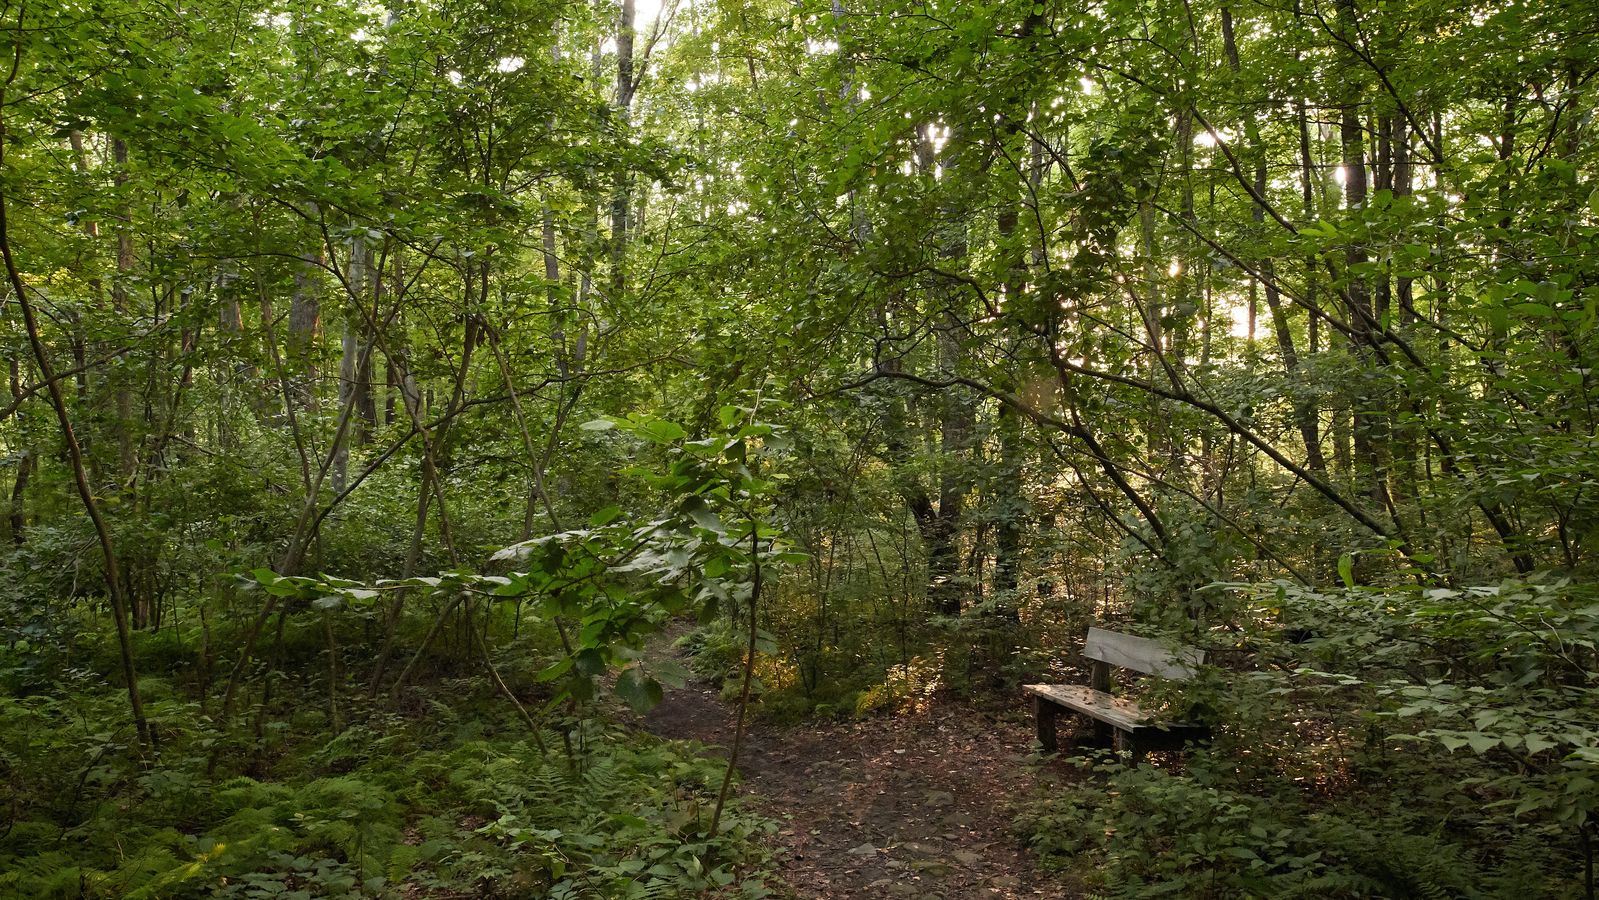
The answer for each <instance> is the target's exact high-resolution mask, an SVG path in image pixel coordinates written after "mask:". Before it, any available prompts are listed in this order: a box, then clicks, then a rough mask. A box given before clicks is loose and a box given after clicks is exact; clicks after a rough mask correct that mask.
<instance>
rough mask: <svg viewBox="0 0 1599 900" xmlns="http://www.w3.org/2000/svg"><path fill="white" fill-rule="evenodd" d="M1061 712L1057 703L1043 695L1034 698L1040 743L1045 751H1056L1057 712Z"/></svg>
mask: <svg viewBox="0 0 1599 900" xmlns="http://www.w3.org/2000/svg"><path fill="white" fill-rule="evenodd" d="M1057 712H1059V710H1057V709H1056V708H1055V704H1053V703H1050V702H1048V701H1047V700H1045V699H1044V698H1042V697H1034V698H1033V714H1034V715H1035V716H1036V717H1037V719H1038V744H1039V746H1041V747H1043V748H1044V752H1045V753H1054V752H1055V750H1056V749H1057V746H1058V745H1057V742H1056V738H1055V714H1056V713H1057Z"/></svg>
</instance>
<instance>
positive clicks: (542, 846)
mask: <svg viewBox="0 0 1599 900" xmlns="http://www.w3.org/2000/svg"><path fill="white" fill-rule="evenodd" d="M50 712H51V710H50V709H49V708H48V706H47V705H44V704H39V703H37V702H36V703H34V704H33V705H32V708H31V709H30V708H28V707H24V706H22V705H21V704H19V703H17V702H13V701H10V700H6V701H3V702H0V714H3V716H4V724H5V725H7V726H8V727H7V728H6V730H5V736H6V737H5V739H4V740H3V745H0V746H3V756H0V759H4V760H5V764H6V766H7V771H8V773H9V774H11V775H17V774H20V773H32V774H33V775H34V776H35V777H44V776H46V773H50V772H54V773H56V775H57V777H59V779H60V781H59V782H58V781H56V780H54V779H53V778H47V780H44V781H42V782H35V783H31V784H29V783H22V782H18V781H14V780H13V781H10V784H11V785H12V787H11V788H10V789H9V796H8V797H7V802H8V804H9V805H10V808H11V809H12V810H14V811H15V812H14V813H13V815H12V818H11V820H10V821H9V827H8V828H7V829H6V833H5V837H4V840H3V841H0V872H3V873H4V874H3V875H0V896H8V897H9V896H15V897H41V898H43V897H57V896H59V897H69V896H70V897H80V896H81V897H106V898H110V897H129V898H133V897H152V898H154V897H161V898H179V897H201V896H204V897H243V898H260V897H317V898H323V897H328V898H332V897H358V896H359V897H382V896H399V895H401V894H402V893H403V892H404V891H405V890H407V889H408V886H410V887H411V888H415V887H422V888H427V889H438V890H456V891H459V890H469V891H474V892H477V891H481V892H484V893H485V894H486V895H494V896H500V895H517V894H519V893H521V894H525V893H528V892H536V893H538V895H540V896H552V897H556V896H561V897H605V898H611V897H690V896H699V895H700V894H701V893H702V892H703V891H705V890H707V889H710V888H712V887H725V886H727V885H730V884H735V883H737V882H739V881H742V880H744V879H747V878H748V877H749V876H750V875H751V873H752V872H753V871H754V868H755V867H757V866H758V865H759V864H760V863H761V856H760V854H759V852H758V851H757V850H756V848H755V843H754V842H755V840H756V838H758V837H759V835H760V834H762V833H764V832H765V830H767V829H768V828H769V826H768V825H766V824H765V823H764V822H762V821H761V820H758V819H755V818H753V817H750V816H746V815H744V814H742V813H739V812H737V811H736V810H735V811H733V812H732V813H731V814H724V817H723V823H724V828H723V830H722V831H721V833H719V834H718V835H717V836H715V837H707V836H706V835H705V826H706V823H707V822H708V819H709V808H710V804H711V801H712V800H714V789H715V785H716V779H717V778H718V777H719V775H720V773H721V770H720V767H719V766H718V765H717V764H716V763H714V762H712V761H709V760H705V759H703V758H699V757H696V756H693V755H690V754H688V753H685V752H684V750H687V749H691V748H676V747H672V746H667V745H663V744H659V743H656V742H653V741H650V740H647V739H641V738H629V737H626V736H624V735H622V734H621V733H618V732H609V733H605V732H600V731H597V730H596V731H592V732H591V733H589V734H588V735H587V737H586V740H585V745H586V747H587V748H588V749H587V752H586V753H585V754H584V755H583V756H582V757H581V758H579V759H577V760H575V761H569V760H567V759H566V758H565V757H564V756H563V755H561V754H560V753H559V752H558V751H557V752H555V753H549V752H546V751H540V750H539V749H537V747H536V746H535V745H534V744H532V743H531V742H529V741H527V740H525V739H523V738H520V737H516V736H514V735H513V734H510V733H506V732H503V731H500V729H499V728H498V727H497V726H496V728H495V731H497V732H500V733H497V734H495V735H494V736H492V737H486V738H466V739H444V740H440V739H439V738H437V737H431V738H430V737H429V735H437V734H438V733H439V732H440V730H441V729H446V730H447V728H448V726H449V725H450V724H451V723H448V722H440V721H435V722H433V723H431V724H424V723H407V722H404V721H395V722H392V723H389V724H387V725H384V724H377V723H374V725H375V727H373V726H357V727H352V728H351V729H348V730H346V731H344V732H342V733H339V734H335V735H332V736H330V737H327V738H321V739H311V740H308V741H306V742H304V743H302V744H301V745H300V747H299V750H298V753H299V755H300V756H301V759H300V760H298V761H297V767H301V768H303V771H304V773H305V774H304V775H302V776H299V777H297V778H293V779H289V780H285V781H275V782H262V781H258V780H256V779H253V778H248V777H233V778H225V779H212V778H210V777H209V776H207V775H206V774H205V764H204V759H203V757H200V758H195V757H174V756H173V755H172V752H171V751H169V755H168V758H167V759H166V760H165V761H164V764H163V765H162V767H160V768H158V769H154V770H151V771H149V772H146V773H144V774H139V773H138V771H137V770H136V769H131V768H129V767H127V766H126V765H125V764H124V763H122V762H120V761H119V759H118V757H117V755H115V754H110V755H108V754H107V753H106V750H107V749H108V748H105V747H99V748H94V747H93V746H90V747H87V748H85V747H83V746H82V745H81V741H83V740H90V741H92V740H94V736H84V737H82V738H78V739H77V741H78V743H76V744H75V743H74V741H73V738H72V737H71V734H72V732H73V730H74V729H73V726H72V724H71V723H70V722H65V721H53V720H52V719H51V718H49V715H48V714H49V713H50ZM454 724H455V725H463V724H465V723H464V722H456V723H454ZM12 726H25V727H12ZM513 730H514V729H513ZM186 737H188V738H189V740H191V741H194V743H189V744H187V745H186V746H187V748H188V749H189V751H190V752H193V751H197V750H200V749H202V748H203V746H204V742H203V740H197V739H199V738H201V736H200V735H193V736H186ZM100 739H101V740H104V737H103V736H102V737H101V738H100ZM55 747H59V749H58V750H54V749H52V748H55ZM110 749H115V748H110ZM52 752H54V753H55V754H56V756H55V757H54V759H53V760H52V759H51V758H50V757H48V756H46V754H47V753H52ZM67 754H76V755H77V758H80V759H82V758H87V760H88V762H87V763H86V765H87V768H86V769H85V768H84V766H85V763H81V762H80V763H69V762H68V760H67ZM85 754H87V756H86V757H85ZM50 765H56V766H58V767H59V768H55V769H50V768H47V766H50ZM282 765H283V766H284V767H285V768H289V767H290V766H289V763H288V761H285V762H284V763H283V764H282ZM334 770H340V774H332V772H333V771H334ZM108 791H115V792H116V793H117V794H118V795H120V799H119V800H118V801H117V808H116V810H115V811H114V812H113V811H111V810H107V809H102V808H99V807H100V805H101V803H100V801H98V800H96V799H95V798H96V797H98V796H100V795H103V794H105V793H106V792H108ZM74 795H76V796H75V799H74V800H73V801H72V802H70V803H69V802H65V801H64V799H63V798H66V797H73V796H74ZM52 798H54V799H52ZM64 838H70V843H69V844H66V845H64V844H63V843H62V841H63V839H64ZM746 893H747V894H748V895H749V896H757V895H758V889H757V886H756V885H755V884H754V883H752V884H751V885H750V886H749V888H748V891H747V892H746Z"/></svg>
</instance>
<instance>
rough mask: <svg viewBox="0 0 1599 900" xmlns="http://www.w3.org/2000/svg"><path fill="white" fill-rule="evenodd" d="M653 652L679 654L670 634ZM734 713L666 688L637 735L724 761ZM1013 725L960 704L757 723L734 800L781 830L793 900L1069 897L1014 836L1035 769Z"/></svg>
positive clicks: (778, 846)
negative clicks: (1017, 810)
mask: <svg viewBox="0 0 1599 900" xmlns="http://www.w3.org/2000/svg"><path fill="white" fill-rule="evenodd" d="M651 652H652V654H663V655H664V654H670V653H675V652H676V651H675V650H674V648H673V643H672V640H671V638H670V637H666V638H664V639H663V640H661V641H660V642H658V643H657V644H656V645H655V646H654V647H652V650H651ZM736 716H737V710H736V708H735V707H734V706H732V705H730V704H727V703H723V702H722V701H721V699H720V698H719V697H718V695H717V692H716V690H715V688H714V687H712V686H709V685H706V684H701V683H690V684H688V685H686V686H684V687H682V688H680V689H677V690H671V689H668V690H667V692H666V696H665V699H664V700H663V701H662V702H661V703H660V704H659V705H657V706H656V707H655V708H654V709H653V710H651V711H650V713H649V714H648V715H646V716H645V717H644V719H643V727H644V728H645V729H646V730H648V731H650V732H651V733H653V734H656V735H659V736H661V737H666V738H674V739H681V740H695V741H700V742H702V743H704V744H706V745H708V746H710V747H712V748H714V750H716V751H717V752H720V753H722V754H725V753H726V752H727V748H728V747H730V746H732V743H733V730H734V724H735V721H736ZM1030 739H1031V736H1030V735H1029V734H1028V732H1027V731H1026V729H1025V728H1024V727H1022V726H1021V725H1019V724H1017V723H1010V722H1003V721H996V720H994V719H993V718H992V717H986V716H983V715H981V714H979V713H976V712H973V711H971V710H968V709H964V708H960V707H946V708H941V707H935V708H934V709H933V710H932V711H930V712H928V713H925V714H920V715H914V716H906V717H902V718H896V719H877V720H872V721H868V722H851V723H805V724H802V725H797V726H773V725H769V724H765V723H762V722H759V721H752V722H751V723H750V725H749V729H748V733H747V734H746V736H745V742H744V748H743V750H742V751H741V753H740V756H741V759H740V760H739V766H738V768H739V771H740V773H741V774H742V776H743V780H742V782H741V783H740V785H739V792H740V793H741V794H742V795H743V797H744V798H745V799H744V802H745V804H746V805H747V806H749V807H751V808H753V809H754V810H756V811H758V812H760V813H762V814H764V815H766V816H768V817H770V818H771V819H773V820H775V821H776V822H778V826H779V830H778V833H777V835H776V836H775V838H774V850H775V856H776V868H777V871H778V873H779V875H781V877H782V878H783V880H784V881H786V882H787V885H788V888H789V890H790V896H793V897H798V898H826V900H833V898H867V897H911V898H920V900H934V898H939V900H966V898H980V897H981V898H1023V897H1026V898H1032V897H1070V896H1074V895H1075V892H1073V891H1070V890H1068V889H1067V888H1066V887H1064V886H1063V885H1061V884H1059V883H1056V882H1054V881H1052V880H1050V879H1049V878H1048V877H1047V876H1045V875H1044V874H1042V873H1040V872H1038V870H1037V867H1036V866H1035V865H1034V862H1033V860H1032V858H1031V857H1030V856H1029V855H1028V854H1027V853H1026V852H1025V851H1023V850H1022V849H1020V848H1019V846H1018V844H1017V840H1016V838H1015V836H1014V835H1013V833H1012V831H1011V819H1012V813H1013V808H1014V806H1015V804H1016V803H1018V802H1020V801H1022V800H1024V799H1025V798H1026V797H1027V796H1028V794H1029V792H1030V791H1031V789H1032V788H1033V786H1034V785H1035V783H1036V779H1037V777H1038V776H1037V774H1036V773H1035V772H1034V771H1033V770H1032V769H1030V768H1029V767H1028V766H1027V764H1026V761H1025V757H1026V755H1027V753H1028V750H1029V743H1030Z"/></svg>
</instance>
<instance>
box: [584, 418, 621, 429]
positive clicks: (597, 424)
mask: <svg viewBox="0 0 1599 900" xmlns="http://www.w3.org/2000/svg"><path fill="white" fill-rule="evenodd" d="M577 427H578V428H580V429H582V430H583V431H610V430H611V429H612V428H615V427H616V423H615V422H613V421H611V420H610V419H594V420H592V421H588V422H584V423H583V424H582V425H579V426H577Z"/></svg>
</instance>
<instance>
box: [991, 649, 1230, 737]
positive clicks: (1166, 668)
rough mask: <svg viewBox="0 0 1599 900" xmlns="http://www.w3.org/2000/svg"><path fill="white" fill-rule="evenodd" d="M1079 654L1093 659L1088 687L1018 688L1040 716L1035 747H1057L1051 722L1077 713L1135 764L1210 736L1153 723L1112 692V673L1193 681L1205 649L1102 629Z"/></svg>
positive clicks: (1185, 726)
mask: <svg viewBox="0 0 1599 900" xmlns="http://www.w3.org/2000/svg"><path fill="white" fill-rule="evenodd" d="M1083 656H1084V657H1086V658H1087V659H1089V660H1092V661H1093V670H1092V673H1091V675H1090V681H1089V685H1088V686H1087V687H1084V686H1083V685H1077V684H1028V685H1023V686H1022V690H1023V691H1025V692H1026V693H1027V694H1029V695H1031V696H1032V698H1033V712H1034V713H1035V714H1036V715H1037V717H1038V743H1040V744H1042V745H1043V747H1044V750H1045V751H1046V752H1051V753H1053V752H1054V751H1055V749H1056V746H1057V744H1056V737H1055V718H1056V716H1057V715H1058V714H1059V713H1060V712H1061V711H1063V710H1064V711H1067V712H1074V713H1080V714H1082V715H1085V716H1088V717H1089V718H1091V719H1093V720H1095V729H1094V730H1095V733H1096V735H1097V736H1099V737H1100V739H1101V740H1104V739H1106V738H1111V739H1112V741H1113V743H1114V746H1115V748H1116V749H1117V750H1126V751H1128V753H1129V754H1130V755H1131V757H1132V761H1133V765H1137V764H1138V760H1139V759H1140V758H1142V756H1143V753H1144V751H1146V750H1180V749H1182V747H1183V744H1185V743H1187V742H1188V741H1192V740H1200V739H1203V738H1206V737H1209V735H1210V731H1209V729H1207V728H1206V727H1205V726H1203V725H1194V724H1190V723H1186V722H1177V723H1170V722H1168V723H1163V724H1155V722H1154V721H1153V716H1151V715H1150V714H1149V713H1146V712H1144V711H1143V710H1141V709H1139V708H1138V704H1137V703H1134V702H1133V701H1131V700H1128V699H1126V698H1123V697H1115V696H1112V695H1111V693H1110V670H1111V668H1112V667H1113V666H1114V667H1119V668H1123V669H1132V670H1134V671H1137V672H1142V673H1144V674H1146V675H1159V676H1160V677H1162V678H1170V679H1172V680H1174V681H1187V680H1189V679H1191V678H1193V677H1194V672H1195V667H1197V666H1198V665H1199V664H1200V663H1202V662H1204V660H1205V653H1204V651H1203V650H1199V649H1196V648H1194V647H1182V648H1179V649H1178V650H1176V651H1175V652H1174V651H1172V650H1170V649H1167V647H1166V646H1164V645H1163V644H1161V643H1159V642H1158V641H1152V640H1150V639H1149V638H1142V637H1136V636H1134V635H1131V634H1121V633H1120V632H1115V631H1106V630H1104V629H1103V628H1090V629H1088V640H1087V642H1086V643H1085V644H1084V646H1083Z"/></svg>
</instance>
